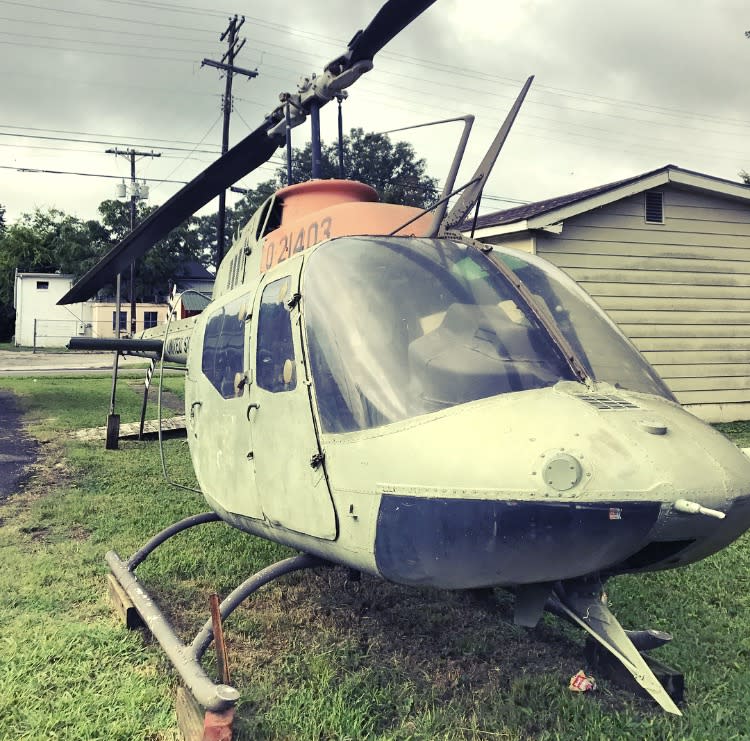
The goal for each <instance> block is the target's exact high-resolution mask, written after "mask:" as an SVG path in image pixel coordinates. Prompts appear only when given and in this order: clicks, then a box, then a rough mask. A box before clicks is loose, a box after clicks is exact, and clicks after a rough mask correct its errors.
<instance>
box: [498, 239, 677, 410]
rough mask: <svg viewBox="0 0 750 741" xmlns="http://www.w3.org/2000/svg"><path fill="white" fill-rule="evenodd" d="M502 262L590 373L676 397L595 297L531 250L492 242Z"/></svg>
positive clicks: (614, 382)
mask: <svg viewBox="0 0 750 741" xmlns="http://www.w3.org/2000/svg"><path fill="white" fill-rule="evenodd" d="M490 259H491V260H493V261H501V262H502V263H503V264H504V265H505V267H506V268H508V269H509V270H511V271H513V273H514V274H515V275H516V276H517V277H518V278H519V279H520V280H521V281H523V283H524V285H525V286H526V287H527V288H528V289H529V291H531V293H532V294H533V295H534V299H535V304H536V305H537V306H539V307H540V308H541V309H542V310H544V311H546V312H547V313H548V315H549V316H550V317H551V318H552V319H553V321H554V322H555V324H556V325H557V327H558V328H559V329H560V331H561V332H562V334H563V336H564V337H565V339H566V340H567V341H568V342H569V343H570V345H571V347H572V348H573V350H574V352H575V353H576V357H577V358H578V360H580V361H581V362H582V363H583V365H584V367H585V368H586V372H587V373H588V374H589V376H590V377H591V378H593V379H595V380H597V381H604V382H606V383H609V384H612V385H613V386H615V387H617V388H622V389H629V390H630V391H642V392H643V393H646V394H655V395H657V396H663V397H665V398H667V399H671V400H674V396H673V395H672V393H671V392H670V391H669V389H668V388H667V387H666V385H665V384H664V381H662V380H661V378H659V376H658V375H657V373H656V371H655V370H654V369H653V368H652V367H651V366H650V365H649V364H648V363H647V362H646V361H645V360H644V359H643V357H642V356H641V355H640V353H639V352H638V351H637V350H636V349H635V347H633V345H632V344H631V343H630V341H629V340H628V339H627V338H626V337H625V335H624V334H623V333H622V332H621V331H620V329H619V328H618V327H617V326H616V325H615V324H614V322H613V321H612V320H611V319H610V318H609V317H608V316H607V315H606V314H605V313H604V311H603V310H602V309H601V308H600V307H599V305H598V304H596V303H595V302H594V301H593V299H592V298H591V297H590V296H589V295H588V294H587V293H586V292H585V291H584V290H583V289H582V288H581V287H580V286H579V285H578V284H577V283H576V282H575V281H574V280H573V279H572V278H569V277H568V276H567V275H565V274H564V273H563V272H562V271H561V270H559V269H557V268H555V267H553V266H552V265H550V263H548V262H547V261H545V260H542V259H540V258H538V257H535V256H534V255H527V254H523V253H520V254H519V253H518V251H516V250H510V249H508V248H504V247H500V246H495V248H494V249H493V251H492V252H491V253H490Z"/></svg>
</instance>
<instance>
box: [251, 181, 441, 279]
mask: <svg viewBox="0 0 750 741" xmlns="http://www.w3.org/2000/svg"><path fill="white" fill-rule="evenodd" d="M276 203H277V204H279V205H280V206H281V223H280V225H279V226H278V227H277V228H276V229H274V230H273V231H272V232H269V233H268V234H267V235H266V236H265V238H264V240H263V253H262V256H261V260H260V270H261V272H265V271H266V270H270V269H271V268H272V267H273V266H274V265H277V264H278V263H280V262H282V261H283V260H286V259H287V258H288V257H290V256H291V255H294V254H296V253H297V252H301V251H302V250H304V249H306V248H307V247H311V246H312V245H314V244H317V243H318V242H325V241H326V240H328V239H333V238H334V237H344V236H351V235H357V236H365V235H367V236H372V235H378V236H385V235H388V234H391V233H394V232H395V234H398V235H400V236H417V237H424V236H427V235H428V234H429V230H430V227H431V224H432V213H431V212H426V213H423V214H422V216H419V214H420V213H422V210H421V209H419V208H415V207H413V206H398V205H395V204H392V203H379V202H378V194H377V192H376V191H375V189H374V188H371V187H370V186H369V185H365V184H364V183H359V182H356V181H352V180H309V181H308V182H306V183H297V184H296V185H290V186H288V187H286V188H282V189H281V190H280V191H278V193H277V194H276ZM415 216H419V218H417V219H415V220H414V221H412V222H411V223H410V224H408V225H407V226H405V227H404V228H403V229H400V228H399V227H402V226H403V225H404V224H406V223H407V222H408V221H410V220H411V219H414V217H415Z"/></svg>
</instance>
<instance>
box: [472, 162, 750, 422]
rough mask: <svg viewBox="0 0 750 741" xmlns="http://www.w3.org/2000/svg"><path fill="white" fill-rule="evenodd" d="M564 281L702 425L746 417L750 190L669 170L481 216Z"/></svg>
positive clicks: (487, 229) (749, 412)
mask: <svg viewBox="0 0 750 741" xmlns="http://www.w3.org/2000/svg"><path fill="white" fill-rule="evenodd" d="M475 237H477V238H478V239H480V240H482V241H485V242H491V243H502V244H506V245H509V246H513V247H517V248H519V249H522V250H525V251H527V252H532V253H534V254H538V255H540V256H542V257H544V258H545V259H547V260H549V261H550V262H552V263H554V264H555V265H557V266H559V267H560V268H562V269H563V270H564V271H565V272H566V273H568V274H569V275H570V276H572V277H573V278H574V279H575V280H576V281H577V282H578V283H579V284H580V285H581V286H582V287H583V288H584V289H585V290H586V291H587V292H588V293H589V294H590V295H591V296H592V297H593V298H594V299H595V300H596V301H597V302H598V303H599V304H600V305H601V306H602V308H604V310H605V311H607V313H608V314H609V315H610V316H611V317H612V319H614V321H615V322H617V324H619V326H620V327H621V328H622V330H623V331H624V332H625V334H626V335H627V336H628V337H630V339H631V340H632V341H633V343H634V344H635V345H636V347H637V348H638V349H639V350H640V351H641V352H642V353H643V354H644V356H645V357H646V358H647V359H648V360H649V361H650V362H651V364H652V365H653V366H654V367H655V368H656V370H657V371H658V372H659V373H660V374H661V376H662V378H663V379H664V380H665V381H666V383H667V385H668V386H669V387H670V388H671V389H672V391H673V392H674V394H675V396H676V397H677V399H678V400H679V401H680V402H681V403H682V404H684V405H685V406H687V407H688V408H689V409H690V410H691V411H692V412H694V413H695V414H697V415H698V416H700V417H702V418H703V419H706V420H708V421H711V422H717V421H734V420H740V419H750V187H748V186H745V185H742V184H740V183H736V182H731V181H728V180H722V179H719V178H715V177H710V176H709V175H703V174H701V173H697V172H691V171H689V170H683V169H681V168H679V167H676V166H674V165H666V166H665V167H662V168H660V169H658V170H654V171H652V172H647V173H644V174H643V175H638V176H636V177H632V178H628V179H626V180H620V181H618V182H615V183H609V184H607V185H602V186H599V187H597V188H591V189H589V190H584V191H580V192H578V193H572V194H570V195H566V196H561V197H559V198H552V199H549V200H546V201H540V202H537V203H531V204H529V205H526V206H521V207H518V208H512V209H509V210H506V211H499V212H496V213H493V214H486V215H483V216H481V217H479V219H478V220H477V225H476V231H475Z"/></svg>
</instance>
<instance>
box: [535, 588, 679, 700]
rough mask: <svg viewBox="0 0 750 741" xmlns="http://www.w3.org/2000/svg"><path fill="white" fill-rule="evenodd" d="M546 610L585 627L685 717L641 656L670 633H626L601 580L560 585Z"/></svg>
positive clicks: (650, 691)
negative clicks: (609, 604)
mask: <svg viewBox="0 0 750 741" xmlns="http://www.w3.org/2000/svg"><path fill="white" fill-rule="evenodd" d="M546 609H548V610H549V611H550V612H553V613H555V614H557V615H560V616H561V617H564V618H566V619H567V620H569V621H570V622H572V623H573V624H574V625H577V626H579V627H580V628H583V629H584V630H585V631H586V632H587V633H588V634H589V635H590V636H591V637H592V638H593V639H594V640H595V641H596V642H597V643H598V644H599V645H600V646H601V647H602V648H603V649H604V650H605V651H606V652H608V653H609V654H611V655H612V656H613V657H614V658H615V659H617V660H618V661H619V662H620V663H621V664H622V666H623V667H624V669H625V670H627V672H628V673H629V674H630V675H631V676H632V677H633V679H634V680H635V682H636V683H637V684H638V685H640V687H642V688H643V690H644V691H645V692H646V694H648V695H650V696H651V697H652V698H653V699H654V700H655V701H656V702H657V703H658V704H659V705H661V707H662V708H663V709H664V710H666V711H667V712H668V713H673V714H674V715H682V713H681V712H680V709H679V708H678V707H677V705H676V704H675V702H674V700H673V699H672V698H671V697H670V695H669V693H668V692H667V690H666V689H665V688H664V687H663V686H662V684H661V682H659V680H658V679H657V677H656V675H655V674H654V672H653V671H652V668H651V667H650V666H649V665H648V663H647V661H646V658H645V657H644V655H643V654H642V653H641V651H642V650H646V649H649V648H654V647H656V646H659V645H662V644H663V643H666V642H667V641H669V640H671V636H670V635H669V634H668V633H662V632H660V631H654V630H652V631H626V630H624V629H623V628H622V626H621V625H620V623H618V622H617V619H616V618H615V616H614V615H613V614H612V613H611V612H610V611H609V607H608V606H607V598H606V595H605V594H604V591H603V589H602V585H601V582H600V581H599V580H598V579H592V580H586V579H581V580H578V581H569V582H558V583H557V584H556V585H555V588H554V591H553V594H552V596H551V597H550V598H549V600H548V602H547V605H546Z"/></svg>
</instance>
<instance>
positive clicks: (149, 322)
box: [143, 311, 156, 329]
mask: <svg viewBox="0 0 750 741" xmlns="http://www.w3.org/2000/svg"><path fill="white" fill-rule="evenodd" d="M155 326H156V312H155V311H144V312H143V328H144V329H151V327H155Z"/></svg>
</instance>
